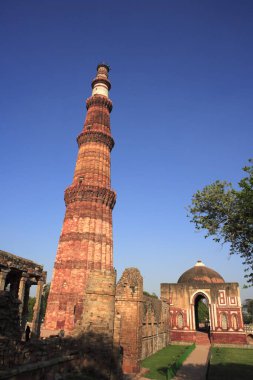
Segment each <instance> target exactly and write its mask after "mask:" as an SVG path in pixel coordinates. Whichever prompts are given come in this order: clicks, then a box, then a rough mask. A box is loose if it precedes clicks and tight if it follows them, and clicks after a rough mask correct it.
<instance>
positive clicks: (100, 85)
mask: <svg viewBox="0 0 253 380" xmlns="http://www.w3.org/2000/svg"><path fill="white" fill-rule="evenodd" d="M109 71H110V66H109V65H107V64H106V63H100V64H99V65H98V66H97V75H96V78H94V79H93V81H92V83H91V87H92V96H95V95H102V96H105V97H107V98H108V93H109V91H110V89H111V83H110V81H109V79H108V73H109Z"/></svg>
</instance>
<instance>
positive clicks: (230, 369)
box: [208, 347, 253, 380]
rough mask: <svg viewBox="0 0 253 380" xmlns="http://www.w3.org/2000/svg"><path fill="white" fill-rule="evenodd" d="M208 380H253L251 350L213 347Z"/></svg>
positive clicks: (252, 355)
mask: <svg viewBox="0 0 253 380" xmlns="http://www.w3.org/2000/svg"><path fill="white" fill-rule="evenodd" d="M211 353H212V355H211V360H210V368H209V376H208V380H217V379H223V380H226V379H229V380H240V379H253V350H250V349H243V348H221V347H213V348H212V351H211Z"/></svg>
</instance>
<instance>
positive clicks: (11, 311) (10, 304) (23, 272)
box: [0, 251, 46, 339]
mask: <svg viewBox="0 0 253 380" xmlns="http://www.w3.org/2000/svg"><path fill="white" fill-rule="evenodd" d="M45 282H46V272H44V271H43V266H42V265H39V264H36V263H34V262H33V261H31V260H26V259H23V258H21V257H18V256H15V255H13V254H11V253H8V252H4V251H0V336H2V337H8V338H13V339H19V338H20V337H21V334H22V332H24V329H25V325H26V322H27V317H28V300H29V294H30V288H31V286H32V285H37V291H36V303H35V306H34V313H33V321H32V324H31V331H32V332H33V334H34V335H37V336H38V335H39V331H40V322H41V321H40V307H41V297H42V291H43V285H44V284H45Z"/></svg>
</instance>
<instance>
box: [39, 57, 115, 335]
mask: <svg viewBox="0 0 253 380" xmlns="http://www.w3.org/2000/svg"><path fill="white" fill-rule="evenodd" d="M108 72H109V67H108V66H107V65H105V64H101V65H98V67H97V75H96V78H95V79H94V80H93V81H92V96H91V97H90V98H88V99H87V101H86V107H87V114H86V119H85V122H84V127H83V130H82V132H81V133H80V135H79V136H78V137H77V143H78V147H79V150H78V156H77V161H76V167H75V171H74V177H73V182H72V184H71V185H70V186H69V187H68V188H67V189H66V190H65V196H64V199H65V204H66V213H65V218H64V222H63V227H62V231H61V235H60V240H59V245H58V250H57V255H56V260H55V265H54V272H53V278H52V283H51V290H50V294H49V298H48V305H47V311H46V318H45V323H44V330H43V331H44V332H43V335H44V336H46V335H48V334H49V333H51V334H52V333H53V332H54V333H57V332H58V331H59V330H65V332H66V333H71V332H72V331H74V330H75V328H76V326H80V325H83V326H84V327H85V328H86V327H87V326H86V324H90V325H91V324H93V325H96V323H95V321H89V315H90V314H89V311H90V309H92V308H93V307H92V305H91V303H90V298H92V297H91V293H92V294H100V295H101V289H100V287H102V293H105V298H106V302H107V303H108V305H107V307H108V313H111V312H112V313H113V310H114V291H115V290H114V287H115V285H114V282H115V273H114V268H113V239H112V210H113V207H114V204H115V201H116V194H115V192H114V191H113V190H111V174H110V166H111V164H110V152H111V150H112V148H113V145H114V141H113V139H112V136H111V128H110V112H111V110H112V102H111V100H110V99H109V98H108V93H109V90H110V88H111V85H110V82H109V80H108ZM99 279H100V280H99ZM105 283H106V284H107V288H108V289H107V288H106V286H105ZM91 284H92V285H91ZM91 288H92V290H91ZM87 294H88V296H87ZM87 297H88V298H89V297H90V298H89V299H87ZM105 298H103V300H100V301H102V302H104V303H105ZM92 299H94V297H93V298H92ZM98 301H99V300H97V302H98ZM84 315H85V318H84ZM91 315H93V313H91ZM101 318H102V319H103V318H106V316H100V320H101ZM108 318H109V319H110V321H109V322H108V321H104V325H105V326H107V325H108V324H109V325H111V324H113V322H112V321H113V316H111V317H109V316H108ZM102 324H103V323H102ZM110 328H111V329H112V328H113V327H112V326H111V327H110Z"/></svg>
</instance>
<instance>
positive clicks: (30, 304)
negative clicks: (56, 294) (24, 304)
mask: <svg viewBox="0 0 253 380" xmlns="http://www.w3.org/2000/svg"><path fill="white" fill-rule="evenodd" d="M35 301H36V297H29V300H28V317H27V321H28V322H32V320H33V308H34V305H35Z"/></svg>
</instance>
